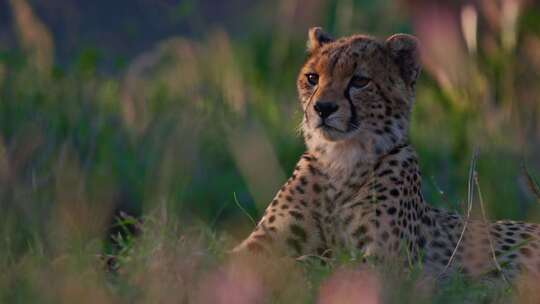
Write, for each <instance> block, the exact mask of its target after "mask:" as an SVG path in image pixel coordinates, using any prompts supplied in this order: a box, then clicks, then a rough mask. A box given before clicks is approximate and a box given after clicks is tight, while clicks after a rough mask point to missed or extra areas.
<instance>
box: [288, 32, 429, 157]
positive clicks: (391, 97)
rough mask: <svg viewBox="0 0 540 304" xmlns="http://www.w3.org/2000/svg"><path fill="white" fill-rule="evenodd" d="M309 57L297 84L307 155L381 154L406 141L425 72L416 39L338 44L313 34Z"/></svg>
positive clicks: (361, 38)
mask: <svg viewBox="0 0 540 304" xmlns="http://www.w3.org/2000/svg"><path fill="white" fill-rule="evenodd" d="M308 52H309V56H308V59H307V61H306V63H305V64H304V66H303V67H302V69H301V71H300V74H299V76H298V80H297V87H298V92H299V97H300V102H301V105H302V109H303V112H304V118H303V121H302V131H303V134H304V137H305V139H306V144H307V146H308V149H315V150H317V149H318V150H324V149H325V146H328V145H340V144H341V145H343V144H350V143H353V144H355V145H357V146H359V147H360V148H361V149H362V151H363V152H367V153H374V154H381V153H384V152H385V151H388V150H389V149H391V148H392V147H394V146H396V145H399V144H400V143H403V142H404V141H406V138H407V129H408V122H409V112H410V110H411V106H412V103H413V99H414V83H415V81H416V78H417V75H418V73H419V70H420V66H419V59H418V48H417V41H416V39H415V38H414V37H412V36H409V35H405V34H397V35H394V36H392V37H390V38H388V40H386V41H385V42H384V43H381V42H379V41H377V40H375V39H373V38H371V37H367V36H363V35H354V36H351V37H346V38H342V39H339V40H334V39H332V38H330V37H329V36H328V35H327V34H325V33H324V32H322V30H321V29H320V28H312V29H310V32H309V40H308Z"/></svg>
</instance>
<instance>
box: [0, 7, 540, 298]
mask: <svg viewBox="0 0 540 304" xmlns="http://www.w3.org/2000/svg"><path fill="white" fill-rule="evenodd" d="M368 2H369V1H368ZM368 2H366V1H328V2H321V3H323V4H322V6H321V8H320V10H321V11H320V18H319V19H318V20H319V24H320V25H323V26H325V27H326V28H327V29H329V30H330V31H332V32H333V33H334V34H335V35H336V36H339V35H341V34H347V33H353V32H357V31H369V32H370V33H371V34H374V35H380V36H381V37H384V36H387V35H389V34H391V33H394V32H400V31H409V32H410V31H413V30H419V33H420V34H421V33H422V32H421V31H420V30H421V29H419V28H416V27H415V26H414V24H415V22H416V21H418V20H412V19H410V18H413V17H410V16H405V15H403V14H402V13H399V14H398V11H401V10H396V6H395V4H393V3H391V2H389V1H380V2H377V3H378V4H373V3H371V2H369V3H368ZM347 3H349V4H347ZM347 5H352V6H350V8H351V9H352V10H353V16H354V17H355V18H352V19H351V20H350V22H348V23H344V22H343V21H342V20H344V19H343V18H342V17H344V15H343V14H344V11H346V10H344V9H343V8H344V7H345V8H347ZM263 8H266V9H268V10H270V8H269V7H263ZM262 12H267V11H266V10H264V9H263V10H261V12H259V13H260V14H262ZM479 14H480V16H484V15H482V14H483V12H482V11H480V12H479ZM539 14H540V7H538V5H532V6H531V7H528V8H527V9H526V10H523V11H522V14H521V15H520V18H518V19H517V21H516V33H515V34H516V37H517V43H516V45H515V46H513V47H512V48H508V46H506V45H505V44H504V43H503V42H502V35H503V34H502V32H501V31H504V29H492V28H489V29H485V30H484V31H482V32H481V33H480V34H479V35H481V37H480V38H481V39H479V42H478V50H477V53H473V52H471V51H468V50H467V49H466V48H465V46H462V52H463V54H462V55H463V57H464V58H466V59H465V61H463V62H454V64H455V66H458V67H460V69H461V70H462V72H465V74H466V75H468V76H467V77H468V78H465V80H464V79H462V78H459V77H456V78H455V79H454V78H452V77H454V76H452V75H451V74H448V75H446V76H448V77H449V79H450V80H449V82H450V84H451V85H450V86H449V85H448V83H446V82H444V81H442V80H441V79H440V77H439V76H440V75H439V76H437V75H436V70H435V69H434V68H433V67H430V66H426V68H425V71H424V73H423V74H422V76H421V78H420V80H419V82H418V89H417V98H416V104H415V108H414V112H413V115H412V125H411V141H412V143H413V145H414V146H415V147H416V149H417V151H418V153H419V156H420V165H421V167H422V170H423V176H424V189H423V191H424V194H425V197H426V198H427V200H428V201H429V202H430V203H431V204H433V205H436V206H443V207H445V208H449V209H457V210H460V211H462V210H461V209H460V207H459V206H460V202H463V201H464V200H465V198H466V194H467V178H468V176H467V172H468V165H469V157H470V155H471V152H472V151H473V150H474V149H475V148H479V149H480V155H479V158H478V164H477V170H478V174H479V182H480V184H481V186H482V195H483V200H484V201H485V204H486V205H485V207H486V209H487V214H488V217H489V218H490V219H493V220H495V219H501V218H509V219H521V220H523V219H525V220H530V221H538V220H539V219H540V216H539V215H540V208H539V206H538V204H537V197H536V196H535V189H537V188H538V178H537V176H538V172H540V167H539V166H540V159H539V158H538V155H540V154H538V151H539V150H538V147H539V146H540V145H539V142H540V140H539V138H540V137H539V134H540V133H539V132H540V128H539V127H538V126H539V125H540V120H539V119H538V117H540V106H539V104H540V103H538V96H540V87H539V86H538V85H537V84H538V80H539V79H538V75H539V74H538V71H539V70H540V66H539V65H538V62H537V61H535V60H537V57H535V54H538V51H539V50H538V48H539V46H538V45H539V44H538V39H537V38H536V36H535V33H538V32H540V22H538V21H537V20H538V18H534V17H535V16H538V15H539ZM276 15H277V14H276ZM280 16H281V15H280ZM414 16H415V17H414V18H421V17H422V16H421V15H414ZM255 17H256V16H255ZM382 17H387V18H382ZM276 18H278V17H276ZM265 20H266V19H265ZM278 20H280V21H282V20H281V19H278ZM535 20H536V21H535ZM256 21H257V18H253V22H254V25H253V26H254V29H255V30H253V31H251V32H249V33H245V34H244V35H228V34H226V33H224V32H223V31H221V30H219V29H218V30H205V32H204V33H205V34H204V35H201V36H204V37H205V38H202V39H199V40H190V39H185V38H178V37H171V39H168V40H166V41H163V42H161V43H159V44H158V45H156V46H154V47H153V48H151V49H148V50H147V51H146V52H145V53H144V54H141V56H140V57H137V58H134V59H130V60H128V61H127V62H125V64H122V65H119V67H118V69H119V70H118V71H117V72H116V73H105V72H101V70H100V68H99V67H100V65H102V64H103V62H106V60H105V59H106V58H104V57H106V56H107V54H102V53H101V52H100V51H99V50H96V49H94V50H88V51H85V52H82V53H81V55H80V56H79V57H78V58H73V60H72V64H69V65H66V66H62V67H59V66H54V67H52V68H47V67H45V68H44V67H43V66H40V64H41V63H40V62H41V61H40V60H38V59H39V58H36V55H35V53H33V52H32V49H28V48H23V47H21V49H17V50H15V49H13V50H7V51H2V52H1V53H0V210H1V212H0V214H1V216H0V269H2V273H0V302H1V303H28V302H32V303H34V302H41V303H59V302H63V303H72V302H91V303H98V302H104V303H109V302H110V303H124V302H125V303H133V302H146V303H158V302H164V303H165V302H166V303H168V302H174V303H178V302H182V303H198V302H202V303H204V302H208V301H211V300H212V299H213V298H212V297H220V296H224V295H225V294H229V295H230V294H231V290H239V291H238V294H240V295H241V296H240V297H241V298H239V300H238V301H239V302H238V303H241V300H242V299H244V300H245V299H253V298H250V297H255V298H257V297H262V298H265V299H268V301H267V302H269V303H312V302H315V301H316V299H317V298H318V297H319V296H323V295H322V293H324V290H325V288H327V287H324V286H334V285H332V284H337V285H336V286H342V287H343V288H344V291H343V293H344V294H347V293H348V292H350V291H348V290H347V289H346V288H347V286H348V285H347V284H346V283H344V282H342V281H343V280H345V281H351V280H352V281H354V280H359V282H364V283H365V284H367V285H366V286H371V288H370V290H377V287H379V288H380V294H381V296H382V299H383V300H384V302H388V303H431V302H436V303H463V302H464V301H469V302H473V303H476V302H478V303H492V302H499V303H508V301H515V302H519V301H520V300H521V299H525V298H526V296H527V295H530V292H529V293H528V291H527V289H526V288H524V287H523V288H521V287H520V288H517V287H515V288H498V287H493V286H490V285H489V284H487V283H483V282H474V281H469V280H467V279H465V278H463V277H460V276H459V275H456V276H455V277H452V278H451V279H450V280H448V281H447V282H445V283H443V284H442V285H439V286H436V285H433V284H432V282H429V281H427V282H426V281H425V280H423V279H422V277H421V274H420V273H421V272H420V271H419V270H418V269H417V268H415V267H412V268H408V267H402V266H395V265H394V267H387V266H384V265H378V264H377V263H368V264H367V265H360V266H359V261H358V260H359V257H358V256H357V253H346V254H343V255H340V256H339V258H336V259H335V260H332V261H330V263H328V264H327V265H324V266H323V265H320V263H318V262H319V261H312V260H311V259H310V260H309V261H303V262H292V261H289V260H280V259H278V260H276V261H251V260H250V259H246V260H240V261H239V260H237V259H235V258H232V257H230V256H229V255H228V254H227V251H228V250H229V249H230V248H232V246H234V244H236V243H237V242H238V241H239V240H240V239H241V238H242V237H245V236H246V235H247V233H248V231H249V230H250V229H251V228H252V226H253V221H252V220H251V219H250V218H253V219H255V220H256V219H257V218H258V217H259V216H260V214H261V213H262V211H263V210H264V207H265V206H266V204H267V203H268V202H269V201H270V200H271V198H272V195H273V194H274V193H275V192H276V191H277V189H279V187H280V184H281V183H283V182H284V181H285V178H286V176H287V175H288V174H289V173H290V172H291V171H292V168H293V167H294V165H295V162H296V161H297V159H298V157H299V156H300V154H301V153H302V152H303V149H304V147H303V143H302V139H301V138H300V136H299V135H298V133H297V132H296V130H297V127H298V123H299V122H300V118H301V113H300V111H299V106H298V104H297V102H296V92H295V78H296V74H297V72H298V69H299V67H300V66H301V64H302V62H303V60H304V58H305V54H304V48H305V33H306V30H307V28H306V29H304V28H302V29H301V31H300V30H297V27H300V26H296V27H294V25H290V22H291V21H290V20H288V21H287V20H285V21H286V22H289V23H286V22H285V21H283V22H284V23H283V24H288V25H290V27H286V26H282V27H280V26H273V25H271V24H268V23H265V22H266V21H260V24H259V23H256ZM278 23H279V22H278ZM21 26H29V27H32V26H36V25H35V24H26V25H21ZM453 26H454V27H455V29H456V30H457V31H459V28H458V27H459V24H453ZM305 27H307V26H305ZM291 28H295V30H291ZM421 38H422V37H421ZM423 38H424V40H423V42H425V45H427V46H429V45H431V44H430V40H429V39H430V36H429V35H424V36H423ZM535 39H536V40H535ZM446 43H447V44H448V45H447V47H449V49H450V48H451V47H452V46H454V45H458V44H459V43H462V42H461V40H458V41H454V40H452V39H451V37H450V38H448V40H447V42H446ZM216 50H219V52H218V51H216ZM45 53H46V52H45ZM435 55H436V54H435ZM435 55H434V56H435ZM448 60H450V56H449V59H448ZM444 71H445V70H444V69H443V72H444ZM523 161H525V163H526V164H527V166H526V170H525V171H527V172H528V173H527V174H524V170H523V169H522V167H521V163H523ZM535 187H536V188H535ZM441 191H443V192H444V193H445V194H444V195H441V194H440V192H441ZM118 210H123V211H125V212H127V213H129V214H131V215H134V216H136V217H137V218H139V219H143V224H139V223H138V222H137V223H135V222H134V221H136V220H134V219H132V218H131V217H124V218H122V219H121V220H118V218H117V217H115V216H114V214H118V212H117V211H118ZM246 213H247V214H248V215H249V216H246ZM133 226H136V229H135V230H133ZM134 231H136V235H133V233H134ZM100 254H110V255H113V256H114V257H115V258H116V261H117V262H118V265H119V266H120V274H117V275H111V274H107V273H105V272H104V271H103V267H102V266H103V265H101V264H100V262H99V259H98V258H97V255H100ZM257 269H259V270H257ZM344 278H345V279H344ZM335 282H337V283H335ZM340 282H341V283H340ZM370 284H371V285H370ZM238 288H239V289H238ZM334 289H335V290H338V289H339V288H337V287H335V288H334ZM338 294H339V292H338V291H336V296H337V295H338ZM366 294H369V293H366ZM533 294H534V293H533ZM208 297H209V298H208ZM246 301H247V300H246ZM248 302H249V301H248ZM265 303H266V302H265Z"/></svg>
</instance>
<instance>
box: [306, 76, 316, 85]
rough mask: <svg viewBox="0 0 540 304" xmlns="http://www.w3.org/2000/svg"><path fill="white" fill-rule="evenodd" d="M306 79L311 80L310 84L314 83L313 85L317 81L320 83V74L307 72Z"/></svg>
mask: <svg viewBox="0 0 540 304" xmlns="http://www.w3.org/2000/svg"><path fill="white" fill-rule="evenodd" d="M306 79H307V81H308V82H309V84H310V85H312V86H316V85H317V83H319V75H317V74H315V73H307V74H306Z"/></svg>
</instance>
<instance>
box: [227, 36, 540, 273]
mask: <svg viewBox="0 0 540 304" xmlns="http://www.w3.org/2000/svg"><path fill="white" fill-rule="evenodd" d="M308 52H309V57H308V59H307V61H306V63H305V64H304V66H303V67H302V69H301V71H300V73H299V76H298V80H297V87H298V92H299V99H300V104H301V107H302V109H303V112H304V118H303V121H302V132H303V135H304V138H305V141H306V146H307V152H306V153H305V154H304V155H303V156H302V157H301V159H300V161H299V162H298V165H297V166H296V168H295V170H294V172H293V174H292V176H291V178H289V180H288V181H287V183H286V184H285V185H284V186H283V187H282V188H281V189H280V191H279V192H278V193H277V195H276V197H275V198H274V200H273V201H272V202H271V203H270V205H269V206H268V208H267V209H266V211H265V213H264V215H263V217H262V219H261V220H260V222H259V223H258V225H257V227H256V228H255V230H254V231H253V232H252V233H251V235H250V236H249V237H248V238H247V239H246V240H245V241H244V242H242V243H241V244H240V245H239V246H238V247H237V248H236V249H235V250H236V251H242V250H246V249H247V250H250V251H254V252H273V251H277V252H283V251H285V252H287V253H288V254H290V255H293V256H299V255H306V254H317V255H324V256H329V255H331V253H332V252H333V251H335V250H336V249H340V248H345V249H348V250H353V249H354V250H358V251H360V252H364V253H365V254H368V255H374V256H376V257H379V258H388V257H405V258H406V259H407V260H412V261H418V262H421V263H422V264H423V265H424V267H425V269H426V270H427V272H429V273H431V274H433V275H438V274H440V273H442V272H444V271H446V270H447V269H460V270H462V271H464V272H465V273H468V274H471V275H480V274H486V273H490V274H496V275H499V274H500V272H499V271H498V268H499V266H500V268H502V273H503V274H505V275H507V276H514V275H516V274H517V273H519V272H518V271H517V270H519V269H526V270H527V272H528V273H530V274H534V275H536V274H538V273H540V237H539V236H540V227H539V226H538V225H536V224H526V223H515V222H509V221H503V222H497V223H493V224H487V223H482V222H478V221H471V222H469V223H467V229H464V219H463V218H462V217H460V216H459V215H457V214H453V213H451V212H447V211H444V210H439V209H435V208H432V207H430V206H429V205H428V204H426V203H425V201H424V198H423V196H422V193H421V187H422V185H421V176H420V171H419V167H418V162H417V156H416V153H415V152H414V149H413V148H412V147H411V146H410V145H409V143H408V126H409V114H410V111H411V108H412V106H413V102H414V85H415V81H416V78H417V76H418V73H419V69H420V64H419V54H418V45H417V41H416V39H415V38H414V37H412V36H409V35H403V34H397V35H394V36H392V37H390V38H389V39H387V40H386V41H385V42H379V41H377V40H376V39H374V38H371V37H368V36H363V35H354V36H351V37H346V38H342V39H339V40H337V41H335V40H332V39H331V38H330V36H329V35H327V34H325V33H324V32H322V30H321V29H320V28H314V29H312V30H311V31H310V34H309V41H308ZM307 75H312V76H313V75H316V76H317V77H315V78H317V81H316V83H311V82H310V81H309V79H311V78H309V77H308V76H307ZM313 79H314V78H313ZM353 79H357V80H358V79H360V80H358V81H356V82H355V81H353ZM366 79H367V80H366ZM353 84H354V85H353ZM358 84H361V85H358ZM324 102H327V103H331V104H332V105H333V106H334V110H332V111H333V112H331V114H329V115H326V116H324V117H323V116H322V115H323V114H322V110H321V109H320V108H319V109H317V108H316V105H317V104H319V105H320V104H321V103H324ZM327 114H328V113H327ZM463 231H465V232H464V237H463V238H462V241H461V242H460V243H459V244H458V240H459V238H460V236H461V234H462V232H463ZM455 248H457V249H456V253H455V254H454V249H455ZM452 254H454V261H453V262H452V263H451V264H450V265H449V259H450V257H451V256H452ZM493 255H495V256H496V259H494V258H493ZM495 261H497V263H496V262H495Z"/></svg>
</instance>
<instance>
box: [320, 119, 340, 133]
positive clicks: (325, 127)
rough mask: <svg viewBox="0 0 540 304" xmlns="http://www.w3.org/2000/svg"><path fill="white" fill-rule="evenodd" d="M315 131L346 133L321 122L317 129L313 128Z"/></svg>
mask: <svg viewBox="0 0 540 304" xmlns="http://www.w3.org/2000/svg"><path fill="white" fill-rule="evenodd" d="M315 129H320V130H321V131H335V132H339V133H346V131H343V130H341V129H338V128H336V127H333V126H331V125H329V124H327V123H325V122H321V123H320V124H319V125H318V126H317V127H315Z"/></svg>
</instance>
